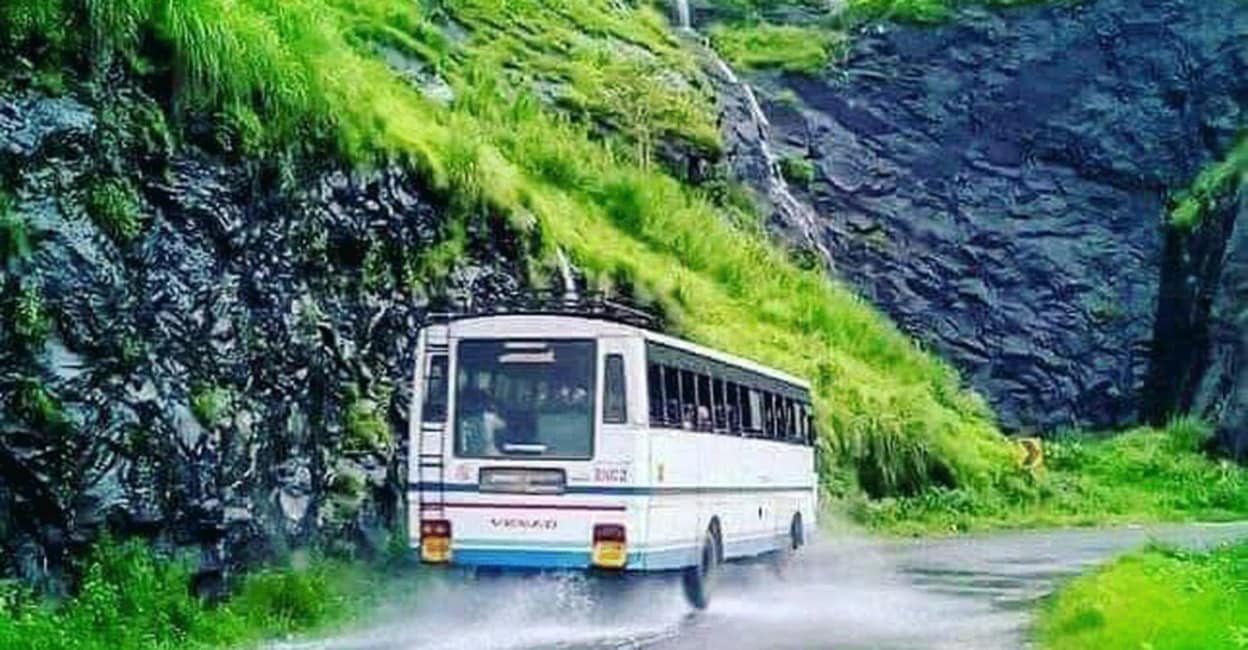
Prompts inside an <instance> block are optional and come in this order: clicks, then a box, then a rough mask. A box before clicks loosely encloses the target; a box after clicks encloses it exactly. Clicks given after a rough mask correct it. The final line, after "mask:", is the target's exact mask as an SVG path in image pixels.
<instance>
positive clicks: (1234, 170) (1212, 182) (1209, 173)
mask: <svg viewBox="0 0 1248 650" xmlns="http://www.w3.org/2000/svg"><path fill="white" fill-rule="evenodd" d="M1245 182H1248V137H1245V138H1243V139H1241V140H1240V142H1239V144H1238V145H1237V146H1236V147H1235V148H1234V149H1232V150H1231V153H1230V154H1228V155H1227V156H1226V158H1225V159H1223V160H1221V161H1219V162H1217V163H1214V164H1213V165H1210V166H1209V167H1208V168H1206V169H1205V170H1204V171H1202V172H1201V173H1200V175H1199V176H1197V177H1196V180H1195V182H1193V183H1192V186H1191V188H1189V189H1188V190H1187V191H1186V192H1184V193H1183V194H1182V195H1180V196H1179V197H1178V204H1177V205H1176V206H1175V208H1174V210H1172V211H1171V212H1170V224H1171V225H1173V226H1174V227H1175V228H1179V229H1181V230H1192V229H1193V228H1195V227H1196V226H1199V225H1200V222H1201V221H1202V220H1203V219H1204V218H1205V213H1206V212H1208V211H1209V209H1210V208H1211V207H1213V204H1214V202H1215V201H1217V200H1218V199H1220V198H1221V197H1223V196H1225V195H1226V194H1227V193H1228V192H1230V191H1231V190H1232V189H1233V188H1234V187H1235V185H1237V184H1239V183H1245Z"/></svg>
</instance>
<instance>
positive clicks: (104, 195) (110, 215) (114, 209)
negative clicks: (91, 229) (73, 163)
mask: <svg viewBox="0 0 1248 650" xmlns="http://www.w3.org/2000/svg"><path fill="white" fill-rule="evenodd" d="M141 209H142V208H141V207H140V204H139V195H138V192H136V191H135V189H134V186H133V185H132V184H131V183H130V181H128V180H125V179H119V178H111V179H107V180H103V181H99V182H96V183H95V184H93V185H92V186H91V188H90V189H89V190H88V192H87V212H88V214H90V215H91V218H92V219H93V220H94V221H95V224H96V225H97V226H99V228H100V229H101V230H103V231H104V232H105V233H107V234H108V236H109V237H111V238H112V239H113V241H115V242H117V243H118V244H126V243H129V242H130V241H131V240H133V239H134V238H135V237H138V236H139V233H140V232H142V230H143V217H142V213H141Z"/></svg>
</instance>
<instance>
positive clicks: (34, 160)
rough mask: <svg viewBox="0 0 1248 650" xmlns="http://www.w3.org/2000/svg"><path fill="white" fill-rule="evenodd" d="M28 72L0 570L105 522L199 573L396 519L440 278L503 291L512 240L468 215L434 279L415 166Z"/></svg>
mask: <svg viewBox="0 0 1248 650" xmlns="http://www.w3.org/2000/svg"><path fill="white" fill-rule="evenodd" d="M23 85H24V84H22V83H20V82H19V83H18V84H16V86H15V88H14V89H11V90H9V91H7V92H4V93H3V94H0V169H2V170H3V171H4V176H3V184H2V185H0V188H3V189H4V190H5V191H6V193H7V194H8V195H9V196H10V197H11V199H10V201H9V203H10V205H9V206H8V209H6V210H4V213H5V216H4V219H3V222H2V223H0V243H4V244H5V245H4V246H3V247H2V250H3V251H5V254H6V255H7V264H6V267H5V271H3V272H0V280H2V281H3V283H4V288H5V290H4V298H3V300H2V301H0V302H2V303H3V308H4V310H5V316H6V317H5V318H4V319H0V322H2V323H3V325H0V544H3V547H0V556H2V557H3V558H5V562H4V564H5V565H7V567H6V568H8V569H12V570H14V571H16V573H17V574H18V575H20V576H23V577H26V578H31V579H38V578H40V577H46V575H45V573H46V572H48V571H51V572H53V573H55V572H56V571H57V570H58V568H59V567H61V566H62V563H63V560H64V559H65V558H66V557H67V556H69V555H72V554H73V553H75V552H77V551H79V550H81V547H82V546H83V545H85V544H86V543H88V542H89V541H90V540H92V539H94V537H95V536H96V535H97V534H98V533H99V531H100V530H102V528H103V527H104V526H105V525H108V526H110V527H111V528H113V529H114V530H116V531H118V532H119V533H120V534H136V533H137V534H142V535H147V536H150V537H152V538H153V539H155V540H157V541H159V542H160V543H162V544H166V545H171V546H177V547H185V548H192V549H198V550H199V551H200V553H201V557H202V561H201V566H202V570H203V577H204V579H205V580H206V581H209V582H210V581H213V580H216V579H219V578H220V577H221V576H222V575H223V573H224V572H225V570H226V569H227V568H228V566H232V565H237V564H238V563H243V562H247V561H248V560H249V559H259V558H265V557H272V555H273V554H274V553H280V552H281V551H282V550H283V549H286V548H290V547H292V546H294V545H298V544H303V543H307V542H309V541H311V540H314V539H315V540H322V541H327V542H328V543H330V544H336V545H338V547H339V548H340V549H341V550H343V551H345V552H356V551H357V550H359V549H363V551H364V552H369V551H372V552H378V551H381V550H383V548H384V546H385V544H386V543H387V539H388V538H389V536H390V534H391V533H392V532H397V533H398V536H399V539H401V540H403V543H406V542H405V540H406V535H405V533H403V532H402V531H393V530H392V526H394V525H396V522H398V521H401V518H399V517H396V516H395V515H396V512H397V509H398V508H399V507H400V506H401V502H400V499H401V496H402V494H403V492H402V486H401V484H400V483H399V479H398V476H399V473H398V472H399V470H398V466H397V460H398V459H399V458H401V457H402V456H401V454H396V451H398V450H399V448H400V447H401V446H402V445H403V444H404V443H405V435H404V432H405V431H406V421H407V417H406V413H407V404H408V393H409V391H410V381H409V378H410V376H411V372H412V363H413V360H412V356H413V351H414V350H413V348H414V337H415V334H416V332H417V324H418V322H419V320H420V319H421V317H422V315H423V312H424V310H425V308H426V307H427V305H428V298H427V296H429V295H430V294H434V293H436V294H439V295H460V296H482V297H488V296H489V295H497V294H499V293H501V292H510V291H513V290H514V289H515V288H516V286H517V283H518V282H519V280H518V278H520V277H521V274H520V272H519V270H518V269H517V268H515V267H514V265H513V262H512V260H514V259H515V255H514V251H511V252H508V251H507V250H505V249H506V247H507V243H506V238H505V237H501V236H500V234H499V233H471V232H470V233H469V234H468V238H467V240H468V242H469V246H468V256H467V257H466V258H463V259H460V260H459V261H458V262H457V263H456V267H455V268H454V269H451V270H450V273H449V274H448V275H445V276H442V277H446V278H449V279H448V280H446V281H444V282H442V283H441V284H439V285H437V286H431V285H430V283H429V281H428V277H430V276H429V274H426V273H424V272H423V269H424V265H425V264H426V254H428V253H429V252H430V251H433V250H436V248H437V245H438V244H439V242H440V241H441V240H442V239H443V238H444V234H445V233H444V230H445V229H444V223H445V214H446V211H445V210H443V209H442V204H441V202H440V201H438V200H437V199H435V198H433V197H430V196H427V195H424V194H421V193H419V192H418V191H416V190H413V189H412V188H413V187H420V185H419V184H417V183H414V182H413V181H412V179H411V178H410V177H408V176H407V175H406V174H405V173H404V172H402V171H399V170H397V169H380V170H376V171H374V172H370V173H352V172H350V171H348V170H345V169H340V168H333V167H326V168H321V169H304V168H299V169H292V168H278V167H277V166H274V165H261V164H258V163H254V162H249V161H248V159H247V158H245V157H241V156H239V155H237V154H236V153H232V152H231V151H230V147H229V146H228V138H226V139H224V140H223V139H222V137H221V134H219V133H212V132H211V131H208V132H201V133H200V134H199V137H190V138H186V139H178V141H177V142H176V143H175V140H174V139H173V138H171V137H170V136H169V132H168V130H167V128H166V127H165V125H164V121H163V117H162V111H161V109H160V108H159V107H158V106H157V105H156V104H155V103H154V102H153V100H152V99H150V98H149V97H148V96H147V95H145V94H144V93H143V92H142V91H140V90H139V89H137V88H134V87H130V86H127V82H126V81H125V80H124V79H111V80H110V82H109V83H108V84H105V83H100V84H97V85H88V86H86V87H83V88H81V89H78V90H74V91H72V92H70V93H68V94H67V95H65V96H62V97H59V98H50V97H48V96H47V95H46V94H43V93H39V92H35V91H33V90H24V89H22V86H23ZM109 85H112V86H114V87H113V88H112V89H108V88H107V86H109ZM440 275H441V274H440ZM227 550H228V553H227Z"/></svg>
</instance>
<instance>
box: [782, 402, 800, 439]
mask: <svg viewBox="0 0 1248 650" xmlns="http://www.w3.org/2000/svg"><path fill="white" fill-rule="evenodd" d="M784 415H785V428H786V429H787V430H786V433H787V435H786V437H785V438H786V439H787V440H789V442H790V443H796V442H801V438H800V437H799V435H797V404H796V403H795V402H794V400H792V399H785V400H784Z"/></svg>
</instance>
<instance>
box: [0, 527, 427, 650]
mask: <svg viewBox="0 0 1248 650" xmlns="http://www.w3.org/2000/svg"><path fill="white" fill-rule="evenodd" d="M415 578H416V576H415V575H408V576H407V577H406V578H405V581H404V589H405V590H411V589H412V582H411V581H412V580H413V579H415ZM397 582H398V580H397V579H396V578H395V577H393V576H387V575H383V574H382V573H380V572H378V571H373V570H370V569H367V568H363V567H361V566H359V565H348V564H341V563H333V562H327V561H316V562H313V563H312V565H311V566H310V567H309V568H306V569H299V570H296V569H282V570H268V571H261V572H258V573H254V574H251V575H249V576H248V577H247V578H246V579H245V580H244V581H243V582H242V584H241V585H239V587H238V589H237V590H236V591H235V593H234V595H233V597H232V598H231V599H230V602H229V603H228V604H227V605H222V606H220V607H211V606H209V605H208V604H206V603H205V602H203V601H201V600H200V599H199V598H196V597H195V596H193V595H192V594H191V573H190V569H189V566H188V564H187V563H182V562H177V561H172V560H169V559H167V558H160V557H158V556H156V555H154V554H153V553H152V551H151V550H149V549H148V548H147V547H146V546H145V545H144V544H142V543H138V542H128V543H125V544H117V543H114V542H110V541H107V540H105V541H104V542H102V543H101V544H99V545H98V546H97V547H96V548H95V550H94V551H93V552H92V553H91V555H90V556H89V557H88V559H87V562H86V565H85V570H84V573H83V578H82V584H81V587H80V590H79V593H78V594H77V595H76V596H74V597H72V598H70V599H67V600H65V601H63V602H61V603H59V604H51V603H48V602H46V601H44V600H42V599H40V598H37V597H34V596H32V595H30V594H28V593H24V592H23V591H21V590H20V589H19V588H17V587H15V586H7V585H6V584H5V583H2V582H0V648H5V649H6V650H135V649H140V648H141V649H145V650H147V649H150V650H181V649H183V648H212V647H238V646H242V645H249V644H253V643H256V642H258V641H261V640H263V639H266V638H273V637H275V636H280V635H283V634H289V633H293V632H295V631H308V630H315V629H322V628H325V627H327V626H333V625H337V624H343V623H345V622H346V621H348V620H350V619H351V618H352V617H355V616H360V615H362V614H364V613H365V612H366V611H367V608H368V607H370V606H373V605H376V604H377V603H378V602H380V600H382V599H383V598H390V599H392V598H393V597H394V595H395V594H394V590H393V589H390V588H387V585H391V586H396V585H397Z"/></svg>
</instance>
